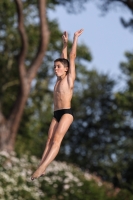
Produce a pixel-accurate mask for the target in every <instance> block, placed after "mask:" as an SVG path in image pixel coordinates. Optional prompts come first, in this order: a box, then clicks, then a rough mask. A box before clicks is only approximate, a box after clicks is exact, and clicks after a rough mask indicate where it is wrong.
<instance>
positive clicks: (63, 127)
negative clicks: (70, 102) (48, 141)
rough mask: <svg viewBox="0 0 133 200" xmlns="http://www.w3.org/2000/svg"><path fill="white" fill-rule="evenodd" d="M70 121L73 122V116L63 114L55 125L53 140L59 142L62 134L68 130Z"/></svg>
mask: <svg viewBox="0 0 133 200" xmlns="http://www.w3.org/2000/svg"><path fill="white" fill-rule="evenodd" d="M72 122H73V116H72V115H70V114H64V115H63V116H62V117H61V120H60V121H59V123H58V125H57V128H56V130H55V133H54V137H53V140H54V141H55V140H57V141H58V142H61V141H62V139H63V137H64V135H65V134H66V132H67V131H68V129H69V127H70V125H71V124H72Z"/></svg>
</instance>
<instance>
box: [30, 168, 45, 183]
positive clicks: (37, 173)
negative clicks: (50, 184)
mask: <svg viewBox="0 0 133 200" xmlns="http://www.w3.org/2000/svg"><path fill="white" fill-rule="evenodd" d="M44 175H45V170H44V169H42V167H39V168H38V169H37V170H36V171H35V172H34V173H33V175H32V177H31V180H32V181H33V180H34V179H37V178H39V177H41V176H44Z"/></svg>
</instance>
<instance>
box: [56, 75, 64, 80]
mask: <svg viewBox="0 0 133 200" xmlns="http://www.w3.org/2000/svg"><path fill="white" fill-rule="evenodd" d="M65 77H66V74H63V75H62V76H58V77H57V79H58V80H62V79H64V78H65Z"/></svg>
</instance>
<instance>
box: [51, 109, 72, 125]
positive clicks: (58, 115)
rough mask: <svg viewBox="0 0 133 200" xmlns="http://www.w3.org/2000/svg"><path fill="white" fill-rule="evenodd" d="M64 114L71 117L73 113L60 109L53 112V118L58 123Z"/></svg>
mask: <svg viewBox="0 0 133 200" xmlns="http://www.w3.org/2000/svg"><path fill="white" fill-rule="evenodd" d="M64 114H70V115H72V116H73V112H72V109H71V108H69V109H61V110H55V111H54V118H55V119H56V120H57V121H58V122H59V121H60V119H61V117H62V115H64Z"/></svg>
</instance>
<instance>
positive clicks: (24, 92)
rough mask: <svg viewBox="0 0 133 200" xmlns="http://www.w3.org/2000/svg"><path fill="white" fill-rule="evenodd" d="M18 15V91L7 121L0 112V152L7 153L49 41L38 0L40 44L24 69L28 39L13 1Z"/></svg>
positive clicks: (43, 10)
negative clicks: (19, 40) (19, 41)
mask: <svg viewBox="0 0 133 200" xmlns="http://www.w3.org/2000/svg"><path fill="white" fill-rule="evenodd" d="M15 3H16V9H17V13H18V30H19V34H20V38H21V48H20V49H21V50H20V54H19V60H18V68H19V76H20V91H19V94H18V96H17V98H16V102H15V103H14V107H13V109H12V111H11V113H10V114H9V117H8V119H6V118H5V117H4V115H3V114H2V111H1V110H0V150H4V151H7V152H10V151H13V150H14V144H15V140H16V136H17V131H18V128H19V125H20V121H21V118H22V114H23V111H24V107H25V104H26V101H27V99H28V95H29V92H30V88H31V82H32V80H33V79H34V78H35V76H36V74H37V70H38V69H39V67H40V65H41V63H42V60H43V57H44V55H45V52H46V50H47V45H48V41H49V31H48V25H47V20H46V19H47V18H46V0H38V4H39V5H38V8H39V17H40V44H39V47H38V52H37V55H36V56H35V58H34V61H33V62H32V64H31V66H30V69H29V70H28V71H27V70H26V68H25V58H26V53H27V48H28V39H27V35H26V31H25V27H24V17H23V4H22V1H21V0H15Z"/></svg>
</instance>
